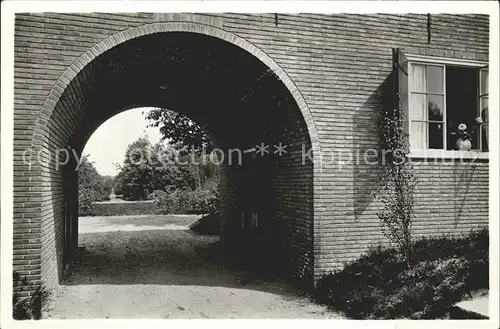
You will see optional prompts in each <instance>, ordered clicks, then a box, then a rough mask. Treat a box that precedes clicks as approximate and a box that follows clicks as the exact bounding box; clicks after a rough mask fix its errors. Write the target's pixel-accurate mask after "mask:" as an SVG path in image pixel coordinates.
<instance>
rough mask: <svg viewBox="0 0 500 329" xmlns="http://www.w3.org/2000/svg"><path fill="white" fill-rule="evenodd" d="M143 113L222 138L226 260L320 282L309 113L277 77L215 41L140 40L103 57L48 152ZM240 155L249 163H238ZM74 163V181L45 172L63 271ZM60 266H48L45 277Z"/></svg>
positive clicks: (58, 125) (53, 129)
mask: <svg viewBox="0 0 500 329" xmlns="http://www.w3.org/2000/svg"><path fill="white" fill-rule="evenodd" d="M136 107H162V108H168V109H172V110H174V111H177V112H180V113H183V114H184V115H186V116H188V117H189V118H190V119H192V120H193V121H195V122H197V123H199V124H200V125H201V126H203V127H204V128H205V129H206V130H207V131H209V133H210V134H211V135H212V136H213V138H214V139H215V140H216V143H217V147H218V148H220V149H221V152H222V154H223V156H224V160H225V161H224V162H223V164H222V168H221V182H220V193H221V207H220V211H221V217H222V223H221V225H222V227H223V229H222V232H221V241H222V245H223V249H224V250H225V251H227V253H226V255H227V257H228V258H232V259H233V260H235V261H236V262H240V263H241V264H240V265H241V266H243V267H245V266H250V267H252V268H255V267H260V269H261V270H264V271H266V270H269V271H270V270H273V271H274V270H275V268H277V269H279V271H280V272H281V273H284V274H285V276H287V277H288V278H291V279H293V280H299V281H301V282H311V280H312V266H313V265H312V264H313V255H312V239H313V237H312V220H313V218H312V203H313V195H312V193H313V191H312V188H313V186H312V181H313V173H312V170H313V166H312V163H311V162H310V161H305V163H302V152H303V150H306V151H308V150H310V147H311V146H310V145H311V144H310V140H309V136H308V129H307V126H306V124H305V122H304V119H303V117H302V114H301V112H300V110H299V108H298V106H297V104H296V103H295V101H294V99H293V97H292V95H291V94H290V92H289V91H288V89H287V88H286V87H285V85H284V84H283V83H282V82H281V81H280V80H279V79H278V78H277V76H276V75H275V74H274V73H273V72H272V71H271V70H270V69H269V68H268V67H267V66H266V65H264V64H263V63H262V62H261V61H260V60H258V59H257V58H256V57H254V56H253V55H251V54H249V53H247V52H246V51H244V50H242V49H241V48H239V47H237V46H235V45H233V44H230V43H228V42H225V41H222V40H220V39H217V38H214V37H209V36H206V35H201V34H196V33H184V32H171V33H155V34H151V35H147V36H142V37H138V38H135V39H132V40H130V41H127V42H124V43H122V44H120V45H118V46H116V47H114V48H112V49H110V50H109V51H107V52H105V53H103V54H102V55H100V56H98V57H97V58H96V59H94V60H93V61H92V62H91V63H90V64H89V65H87V66H86V67H85V68H84V69H83V70H81V71H80V72H79V73H78V75H77V76H76V78H74V79H73V81H71V83H70V84H69V86H68V87H67V88H66V90H64V92H63V94H62V96H61V97H60V99H59V101H58V103H57V105H56V108H55V110H54V112H53V113H52V116H51V119H50V121H49V129H50V134H51V137H50V138H49V142H50V144H51V145H49V147H50V148H52V147H53V148H58V147H69V148H71V149H74V150H75V151H76V153H78V154H81V152H82V150H83V147H84V145H85V143H86V142H87V140H88V139H89V138H90V136H91V134H92V133H93V132H94V131H95V130H96V129H97V128H98V127H99V126H100V125H101V124H102V123H103V122H104V121H106V120H107V119H108V118H110V117H112V116H113V115H115V114H117V113H120V112H122V111H125V110H127V109H131V108H136ZM280 143H281V144H280ZM279 145H283V146H284V148H283V149H282V150H283V151H284V152H279V149H278V146H279ZM263 146H267V147H265V148H264V149H262V148H259V147H263ZM235 149H237V150H239V151H240V152H241V153H242V157H241V161H229V158H230V157H229V153H230V151H231V150H235ZM259 150H260V151H261V152H260V153H259V152H257V151H259ZM231 159H234V153H233V157H232V158H231ZM236 160H239V159H238V157H237V156H236ZM74 165H75V164H74V163H70V164H69V165H68V166H67V168H66V170H65V174H63V172H62V171H58V170H56V169H55V168H43V170H46V171H47V173H46V174H47V175H49V176H50V180H51V184H50V187H49V188H48V189H46V190H45V193H47V197H51V198H52V200H54V203H53V204H54V206H53V212H54V221H53V223H54V234H55V235H56V237H59V238H58V239H57V240H56V246H55V248H56V250H55V253H56V254H57V255H58V264H59V265H57V266H58V269H57V271H58V272H60V270H61V265H60V264H62V262H64V263H66V264H68V263H70V262H71V259H72V257H73V255H74V250H76V247H77V244H78V241H77V231H76V230H77V229H76V228H75V227H77V225H75V221H77V214H76V213H75V212H74V211H73V210H74V207H73V206H72V205H74V204H76V203H77V202H76V201H75V196H76V193H73V192H74V191H75V190H76V188H77V185H76V180H75V179H74V177H75V172H74V170H72V169H73V167H72V166H74ZM75 202H76V203H75ZM63 205H64V206H63ZM45 250H46V251H45V253H50V252H51V251H50V247H49V248H46V249H45ZM63 255H64V257H63ZM42 258H43V256H42ZM45 258H46V259H47V257H45ZM53 266H56V265H55V264H54V265H52V264H51V263H50V262H48V261H47V262H44V264H43V267H44V272H45V273H48V272H51V271H52V270H53V269H51V268H52V267H53ZM59 277H61V273H59Z"/></svg>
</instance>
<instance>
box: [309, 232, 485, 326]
mask: <svg viewBox="0 0 500 329" xmlns="http://www.w3.org/2000/svg"><path fill="white" fill-rule="evenodd" d="M488 240H489V236H488V231H487V230H486V229H483V230H481V231H476V232H471V233H470V234H468V235H464V236H460V237H452V236H442V237H432V238H421V239H419V240H417V241H415V242H413V243H412V248H411V250H412V260H411V261H410V262H407V261H405V260H404V259H403V258H402V256H401V255H402V253H401V252H400V251H399V250H396V249H394V248H382V247H378V248H375V249H371V250H370V251H369V252H368V253H367V254H365V255H364V256H362V257H361V258H359V259H358V260H356V261H354V262H352V263H350V264H348V265H346V266H345V267H344V269H343V270H341V271H336V272H333V273H330V274H328V275H326V276H324V277H323V278H321V279H320V280H319V282H318V284H317V286H316V289H315V299H316V300H317V301H318V302H320V303H322V304H327V305H329V306H330V307H331V308H332V309H334V310H336V311H340V312H343V313H344V314H345V315H346V316H348V317H350V318H355V319H396V318H411V319H420V318H422V319H433V318H434V319H435V318H449V317H450V312H451V310H452V308H453V305H454V304H456V303H457V302H459V301H461V300H464V299H466V298H470V296H472V294H473V293H474V292H476V291H480V290H485V289H488V283H489V277H488V268H489V259H488V257H489V252H488V246H489V244H488Z"/></svg>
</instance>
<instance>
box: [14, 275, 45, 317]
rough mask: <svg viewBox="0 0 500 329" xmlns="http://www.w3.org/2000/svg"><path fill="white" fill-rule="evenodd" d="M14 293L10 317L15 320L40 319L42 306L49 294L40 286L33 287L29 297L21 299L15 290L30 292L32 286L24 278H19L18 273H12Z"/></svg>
mask: <svg viewBox="0 0 500 329" xmlns="http://www.w3.org/2000/svg"><path fill="white" fill-rule="evenodd" d="M13 281H14V293H13V295H12V317H13V318H14V319H15V320H29V319H34V320H39V319H41V318H42V305H43V302H44V301H45V300H46V299H47V298H48V296H49V292H48V291H47V290H45V289H44V288H43V287H42V286H37V287H35V291H34V292H33V293H32V295H31V296H29V297H24V298H22V297H21V296H20V295H19V292H18V291H16V288H19V289H20V290H22V289H25V290H31V289H33V287H34V285H33V284H32V283H30V282H29V281H28V279H27V278H26V277H23V278H21V276H20V275H19V273H17V272H16V271H14V272H13Z"/></svg>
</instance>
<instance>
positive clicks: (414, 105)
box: [410, 94, 426, 120]
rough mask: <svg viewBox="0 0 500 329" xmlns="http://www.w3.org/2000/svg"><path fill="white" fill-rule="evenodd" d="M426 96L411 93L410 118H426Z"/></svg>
mask: <svg viewBox="0 0 500 329" xmlns="http://www.w3.org/2000/svg"><path fill="white" fill-rule="evenodd" d="M425 111H426V96H425V94H411V95H410V120H425Z"/></svg>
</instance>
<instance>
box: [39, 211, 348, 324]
mask: <svg viewBox="0 0 500 329" xmlns="http://www.w3.org/2000/svg"><path fill="white" fill-rule="evenodd" d="M194 220H196V217H193V216H191V217H186V216H184V217H182V216H181V217H172V216H153V217H138V216H127V217H109V218H108V217H106V218H102V217H101V218H91V217H88V218H82V219H81V220H80V232H81V233H80V237H79V238H80V245H81V246H84V247H85V252H84V256H83V259H82V263H81V264H76V265H74V266H73V268H72V270H71V273H70V275H69V276H68V277H67V278H66V280H65V281H64V284H62V285H60V286H59V287H58V289H57V290H56V291H55V292H54V294H53V296H52V298H51V301H50V303H48V305H47V310H46V311H45V312H44V318H66V319H68V318H339V316H338V315H337V314H335V313H332V312H330V311H328V310H326V309H325V308H324V307H322V306H318V305H315V304H313V303H311V302H310V301H309V300H308V299H307V298H305V297H301V296H299V294H298V293H297V292H296V291H295V290H294V289H293V288H291V287H290V286H288V285H286V284H285V283H281V282H263V281H258V280H256V279H253V278H252V276H251V275H249V274H248V273H244V272H238V271H233V270H229V269H227V268H223V267H220V266H218V265H216V264H214V263H213V262H210V261H208V260H207V259H206V257H207V256H206V255H208V254H210V250H211V248H213V245H214V243H215V242H216V241H217V239H218V238H217V237H213V236H200V235H196V234H194V233H192V232H190V231H188V230H186V228H187V225H189V223H191V222H192V221H194ZM117 229H120V231H117ZM84 232H87V233H84Z"/></svg>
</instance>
